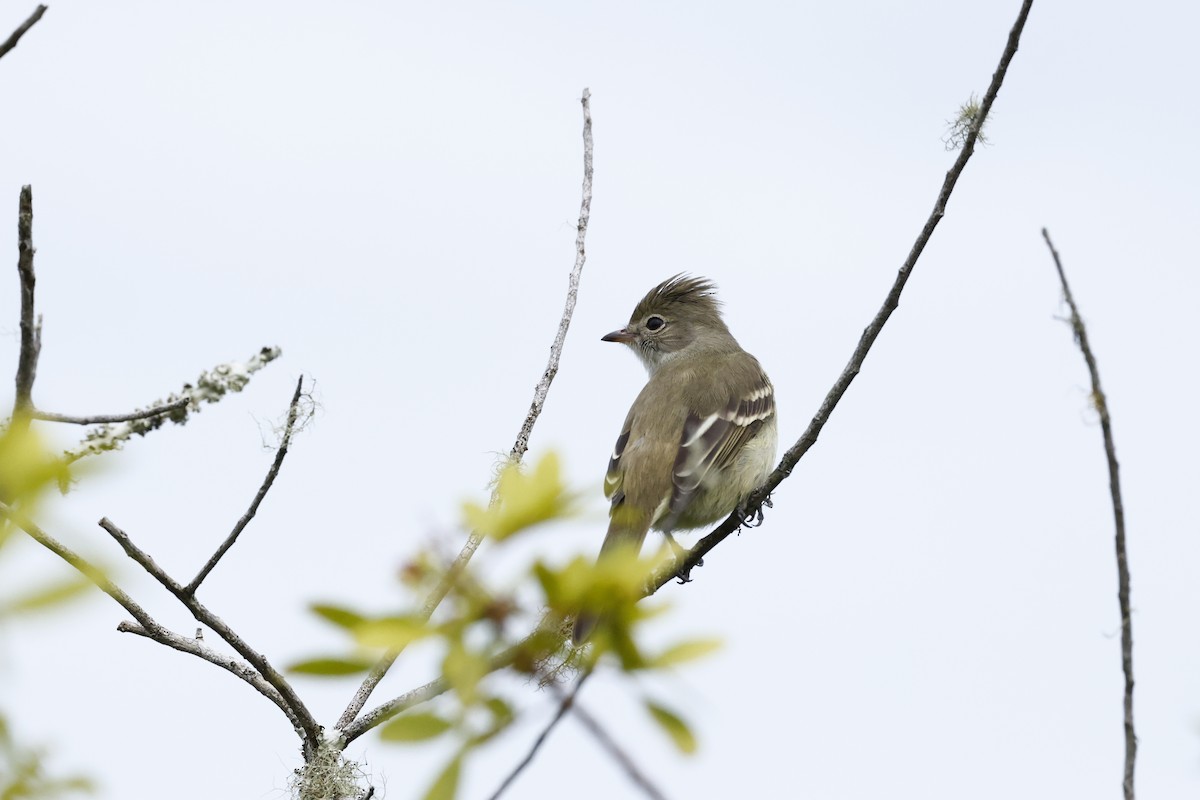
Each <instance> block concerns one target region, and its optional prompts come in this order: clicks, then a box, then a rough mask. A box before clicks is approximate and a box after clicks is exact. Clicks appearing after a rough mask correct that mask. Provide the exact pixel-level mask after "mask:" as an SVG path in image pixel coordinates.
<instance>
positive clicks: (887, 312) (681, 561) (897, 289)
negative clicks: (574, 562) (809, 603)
mask: <svg viewBox="0 0 1200 800" xmlns="http://www.w3.org/2000/svg"><path fill="white" fill-rule="evenodd" d="M1032 5H1033V0H1024V2H1023V3H1022V4H1021V10H1020V12H1019V13H1018V14H1017V21H1016V22H1015V23H1014V24H1013V27H1012V30H1011V31H1010V32H1009V34H1008V43H1007V45H1006V46H1005V48H1004V52H1003V54H1001V56H1000V63H999V65H998V66H997V67H996V71H995V73H993V74H992V82H991V84H990V85H989V86H988V89H987V92H986V93H985V94H984V96H983V101H982V102H981V103H980V104H979V111H978V114H977V115H976V117H975V120H974V124H972V125H971V127H970V130H969V131H968V133H967V136H966V138H965V140H964V142H963V146H962V150H961V151H960V152H959V154H958V158H957V159H956V160H955V162H954V166H952V167H951V168H950V171H949V172H947V173H946V179H945V180H944V181H943V182H942V189H941V191H940V192H938V196H937V200H936V201H935V202H934V205H933V211H932V212H931V213H930V215H929V218H928V219H927V220H926V221H925V226H924V227H923V228H922V229H921V233H920V234H919V235H918V236H917V240H916V241H915V242H914V243H913V246H912V249H911V250H910V251H909V253H908V257H907V258H906V259H905V260H904V263H903V264H902V265H901V266H900V271H899V272H898V273H897V275H896V280H895V281H894V282H893V284H892V288H891V291H889V292H888V294H887V297H886V298H885V299H884V301H883V306H882V307H881V308H880V309H879V311H877V312H876V314H875V317H874V318H873V319H872V320H871V322H870V323H869V324H868V325H867V327H866V329H865V330H863V333H862V337H861V338H860V339H859V340H858V345H857V346H856V347H855V348H854V352H853V353H852V354H851V355H850V361H849V362H848V363H847V364H846V368H845V369H843V370H842V374H841V375H839V376H838V378H837V380H836V381H834V384H833V387H832V388H831V389H830V390H829V393H828V394H826V395H825V399H824V400H823V401H822V402H821V407H820V408H818V409H817V413H816V415H815V416H813V418H812V421H811V422H810V423H809V424H808V427H807V428H806V429H805V431H804V433H803V434H801V435H800V438H799V439H798V440H796V443H795V444H793V445H792V446H791V447H790V448H789V449H788V451H787V452H786V453H784V454H783V459H782V460H781V461H780V462H779V466H778V467H776V468H775V471H774V472H772V473H771V474H770V476H768V477H767V481H766V483H764V484H763V485H762V486H760V487H759V488H757V489H755V490H754V492H753V493H751V495H750V497H749V498H748V499H747V500H746V503H745V508H743V509H741V510H740V511H735V512H734V513H733V514H730V515H729V517H728V519H726V520H725V521H724V522H722V523H721V524H720V526H718V527H717V528H716V529H715V530H714V531H712V532H711V533H709V534H708V535H707V536H705V537H704V538H703V539H701V540H700V541H699V542H697V543H696V545H695V546H694V547H693V548H692V549H691V550H689V551H688V552H687V553H685V554H684V555H683V557H682V558H677V559H671V560H670V561H668V562H667V563H666V564H665V565H664V566H662V567H661V568H659V569H657V570H655V572H654V574H653V575H652V576H651V578H650V580H649V582H648V585H647V594H653V593H654V592H656V591H658V590H659V589H661V588H662V587H663V585H664V584H666V583H667V582H668V581H670V580H671V579H672V578H673V577H674V576H675V575H677V574H680V573H681V572H682V573H683V574H687V572H688V570H690V569H692V568H693V567H695V566H696V565H697V564H698V563H699V562H700V561H701V560H702V559H703V558H704V556H705V555H706V554H707V553H708V552H709V551H710V550H712V549H713V548H714V547H716V546H717V545H718V544H720V543H721V542H722V541H724V540H725V538H726V537H728V536H729V535H730V534H731V533H733V532H734V531H736V530H737V529H738V528H739V527H741V525H742V523H743V521H744V520H746V519H749V518H750V517H751V516H753V515H756V514H759V513H761V510H762V506H763V503H764V502H765V501H766V500H767V498H768V497H769V496H770V494H771V492H772V491H774V490H775V487H777V486H778V485H779V484H780V483H782V482H783V481H784V479H786V478H787V477H788V476H789V475H791V473H792V469H793V468H795V466H796V463H797V462H798V461H799V460H800V459H801V458H802V457H803V456H804V454H805V453H807V452H808V450H809V448H811V447H812V446H813V445H814V444H816V442H817V437H818V436H819V435H820V433H821V429H822V428H824V427H825V423H826V422H828V421H829V416H830V415H831V414H832V413H833V409H834V408H835V407H836V406H837V404H838V402H839V401H840V400H841V399H842V395H844V394H845V393H846V390H847V389H848V388H849V387H850V382H851V381H853V380H854V378H855V376H856V375H858V373H859V370H860V369H861V368H862V364H863V361H864V359H866V357H867V353H868V352H869V351H870V349H871V346H872V345H873V344H874V343H875V340H876V339H877V338H878V337H879V334H880V332H881V331H882V330H883V326H884V324H885V323H886V322H887V321H888V317H890V316H891V315H892V312H893V311H895V310H896V308H897V306H898V305H899V302H900V293H901V292H902V291H903V290H904V285H905V284H906V283H907V282H908V278H909V276H910V275H911V274H912V270H913V268H914V267H915V266H916V264H917V259H918V258H920V256H921V253H922V251H924V249H925V245H926V244H927V243H928V242H929V238H930V237H931V236H932V235H933V231H934V229H935V228H936V227H937V225H938V222H940V221H941V219H942V217H943V216H945V214H946V204H947V203H948V202H949V200H950V194H951V192H953V191H954V186H955V184H956V183H958V178H959V175H961V174H962V171H963V168H964V167H966V165H967V161H968V160H969V159H970V158H971V154H972V153H973V152H974V151H975V142H976V140H977V139H978V138H979V131H980V129H981V128H982V127H983V124H984V122H985V121H986V120H987V116H988V112H989V111H990V110H991V108H992V103H993V102H995V100H996V95H997V94H998V93H999V92H1000V86H1001V85H1002V84H1003V83H1004V75H1005V73H1006V72H1007V71H1008V65H1009V64H1010V63H1011V62H1012V59H1013V56H1014V55H1016V52H1017V45H1018V43H1019V42H1020V40H1021V31H1022V30H1023V29H1024V27H1025V20H1026V19H1027V18H1028V17H1029V9H1030V7H1031V6H1032Z"/></svg>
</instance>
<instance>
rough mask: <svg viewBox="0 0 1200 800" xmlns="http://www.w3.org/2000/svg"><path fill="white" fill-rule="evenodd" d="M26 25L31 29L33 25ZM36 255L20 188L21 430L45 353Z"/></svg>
mask: <svg viewBox="0 0 1200 800" xmlns="http://www.w3.org/2000/svg"><path fill="white" fill-rule="evenodd" d="M36 21H37V20H34V22H36ZM27 24H29V25H32V24H33V22H30V23H27ZM23 32H24V31H22V33H23ZM16 35H17V34H13V36H16ZM13 44H16V42H15V41H14V42H13ZM33 253H34V249H33V188H32V187H31V186H28V185H26V186H22V187H21V199H20V202H19V204H18V209H17V273H18V274H19V275H20V277H21V353H20V357H19V359H18V361H17V379H16V384H17V392H16V399H15V401H14V404H13V425H14V426H21V427H27V426H28V425H29V413H30V412H31V411H32V410H33V379H34V378H35V377H36V376H37V362H38V353H40V352H41V349H42V326H41V323H40V321H35V320H34V317H33V308H34V306H33V291H34V287H35V286H36V284H37V276H36V275H35V274H34V271H33Z"/></svg>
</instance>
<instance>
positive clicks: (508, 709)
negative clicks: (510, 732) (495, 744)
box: [470, 697, 516, 747]
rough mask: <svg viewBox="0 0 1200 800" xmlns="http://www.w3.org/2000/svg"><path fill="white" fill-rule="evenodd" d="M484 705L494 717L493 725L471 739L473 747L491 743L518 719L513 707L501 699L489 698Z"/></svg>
mask: <svg viewBox="0 0 1200 800" xmlns="http://www.w3.org/2000/svg"><path fill="white" fill-rule="evenodd" d="M483 705H484V707H485V708H487V710H488V711H489V712H490V713H491V715H492V724H491V725H489V726H488V728H487V730H485V731H483V732H482V733H480V734H479V735H477V736H472V737H471V740H470V744H471V746H473V747H478V746H479V745H481V744H485V743H487V742H490V741H491V740H492V739H494V738H495V737H496V736H498V735H499V734H500V733H501V732H503V731H504V729H505V728H507V727H508V726H509V725H511V724H512V721H513V720H514V719H516V714H515V712H514V711H513V708H512V706H511V705H509V704H508V703H507V702H506V701H505V700H503V699H501V698H499V697H489V698H488V699H486V700H484V701H483Z"/></svg>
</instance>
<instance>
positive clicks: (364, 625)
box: [354, 616, 433, 649]
mask: <svg viewBox="0 0 1200 800" xmlns="http://www.w3.org/2000/svg"><path fill="white" fill-rule="evenodd" d="M432 633H433V629H432V628H431V627H430V626H429V624H428V623H427V622H425V621H424V620H422V619H420V618H419V617H414V616H400V617H381V618H379V619H368V620H366V621H364V622H360V623H359V624H358V625H355V626H354V638H355V639H356V640H357V641H358V643H359V644H361V645H362V646H363V647H386V648H388V649H394V648H400V647H406V646H408V644H410V643H411V642H415V641H416V640H417V639H421V638H424V637H426V636H429V635H431V634H432Z"/></svg>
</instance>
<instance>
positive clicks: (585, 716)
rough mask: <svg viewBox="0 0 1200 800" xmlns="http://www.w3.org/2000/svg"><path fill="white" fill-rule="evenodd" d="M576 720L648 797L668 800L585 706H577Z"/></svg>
mask: <svg viewBox="0 0 1200 800" xmlns="http://www.w3.org/2000/svg"><path fill="white" fill-rule="evenodd" d="M575 718H576V719H577V720H579V721H580V722H582V723H583V727H585V728H587V730H588V733H590V734H592V738H594V739H595V740H596V741H597V742H598V743H599V745H600V746H601V747H602V748H604V749H605V750H606V751H607V752H608V754H609V755H610V756H612V757H613V759H614V760H615V761H616V762H617V763H618V764H620V765H621V769H623V770H625V774H626V775H628V776H629V778H630V780H632V781H633V782H634V783H636V784H637V785H638V788H639V789H641V790H642V791H643V792H644V793H645V794H646V796H647V797H650V798H652V799H653V800H666V795H664V794H663V793H662V792H661V791H659V790H658V787H656V786H655V785H654V784H653V783H651V782H650V779H649V778H647V777H646V776H645V774H644V773H643V772H642V771H641V770H640V769H638V766H637V764H635V763H633V759H632V758H630V757H629V754H628V753H626V752H625V751H624V750H622V749H621V746H620V745H618V744H617V742H616V740H615V739H613V738H612V737H611V736H609V735H608V731H606V730H605V729H604V727H603V726H602V725H601V724H600V723H599V722H598V721H597V720H596V718H595V717H593V716H592V715H591V714H589V713H588V712H587V711H585V710H584V708H583V706H580V705H576V706H575Z"/></svg>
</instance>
